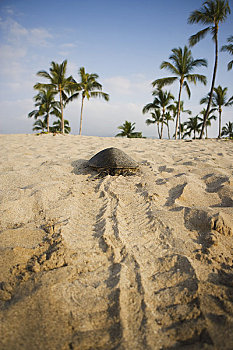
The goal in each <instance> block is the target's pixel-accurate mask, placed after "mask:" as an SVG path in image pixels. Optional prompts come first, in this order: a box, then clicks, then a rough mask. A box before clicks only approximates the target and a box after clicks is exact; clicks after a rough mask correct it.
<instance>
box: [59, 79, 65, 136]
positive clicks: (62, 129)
mask: <svg viewBox="0 0 233 350" xmlns="http://www.w3.org/2000/svg"><path fill="white" fill-rule="evenodd" d="M59 93H60V106H61V132H62V134H64V118H63V103H62V93H61V85H59Z"/></svg>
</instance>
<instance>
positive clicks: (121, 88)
mask: <svg viewBox="0 0 233 350" xmlns="http://www.w3.org/2000/svg"><path fill="white" fill-rule="evenodd" d="M104 86H105V88H106V89H107V90H109V91H110V92H113V93H119V94H130V93H131V82H130V80H129V79H127V78H125V77H121V76H116V77H112V78H108V79H105V80H104Z"/></svg>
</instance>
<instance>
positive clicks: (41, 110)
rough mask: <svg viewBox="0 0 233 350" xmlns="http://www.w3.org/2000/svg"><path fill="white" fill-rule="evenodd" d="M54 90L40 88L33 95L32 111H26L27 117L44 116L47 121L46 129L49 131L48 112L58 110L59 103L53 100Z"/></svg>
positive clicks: (53, 112)
mask: <svg viewBox="0 0 233 350" xmlns="http://www.w3.org/2000/svg"><path fill="white" fill-rule="evenodd" d="M55 94H56V93H55V92H54V91H52V90H51V89H49V88H47V87H46V88H41V90H40V91H39V92H38V94H37V95H36V96H34V101H35V107H38V109H34V110H33V111H32V112H30V113H28V117H29V118H32V117H34V118H35V119H37V118H38V117H44V120H45V121H46V123H47V131H48V132H49V116H50V114H55V113H56V111H58V108H59V103H58V102H57V101H55V100H54V97H55Z"/></svg>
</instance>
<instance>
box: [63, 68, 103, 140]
mask: <svg viewBox="0 0 233 350" xmlns="http://www.w3.org/2000/svg"><path fill="white" fill-rule="evenodd" d="M79 76H80V79H81V82H80V83H77V82H75V84H74V85H73V94H72V95H71V96H70V97H69V99H68V100H67V103H68V102H70V101H72V100H73V99H75V98H78V96H79V94H81V95H82V100H81V114H80V126H79V135H81V132H82V118H83V103H84V99H85V98H87V99H88V100H89V99H90V98H91V97H102V98H103V99H104V100H105V101H109V95H108V94H106V93H105V92H102V85H101V84H100V83H99V82H98V81H97V80H96V79H98V78H99V76H98V75H97V74H96V73H92V74H89V73H86V72H85V68H84V67H81V68H79Z"/></svg>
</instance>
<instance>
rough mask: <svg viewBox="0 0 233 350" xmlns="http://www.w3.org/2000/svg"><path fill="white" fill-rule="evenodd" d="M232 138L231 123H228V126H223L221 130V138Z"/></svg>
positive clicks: (232, 129)
mask: <svg viewBox="0 0 233 350" xmlns="http://www.w3.org/2000/svg"><path fill="white" fill-rule="evenodd" d="M227 135H229V137H231V138H233V123H231V122H229V123H228V124H227V123H226V125H225V126H223V128H222V136H227Z"/></svg>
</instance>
